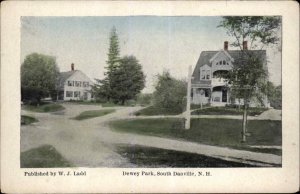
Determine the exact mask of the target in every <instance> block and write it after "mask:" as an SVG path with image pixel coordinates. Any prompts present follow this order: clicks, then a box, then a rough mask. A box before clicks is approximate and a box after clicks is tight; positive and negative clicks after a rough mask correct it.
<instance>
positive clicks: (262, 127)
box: [110, 119, 281, 155]
mask: <svg viewBox="0 0 300 194" xmlns="http://www.w3.org/2000/svg"><path fill="white" fill-rule="evenodd" d="M110 125H111V127H112V129H113V130H116V131H120V132H129V133H137V134H142V135H152V136H158V137H167V138H175V139H182V140H186V141H192V142H198V143H203V144H208V145H216V146H223V147H232V148H235V149H245V150H250V151H251V150H252V151H258V152H267V153H273V154H277V155H281V150H278V149H260V148H251V147H249V145H277V146H278V145H279V146H280V145H281V121H269V120H251V121H248V132H249V133H251V136H250V137H247V143H241V130H242V120H233V119H192V121H191V129H190V130H184V129H182V128H183V120H182V119H134V120H119V121H113V122H111V123H110Z"/></svg>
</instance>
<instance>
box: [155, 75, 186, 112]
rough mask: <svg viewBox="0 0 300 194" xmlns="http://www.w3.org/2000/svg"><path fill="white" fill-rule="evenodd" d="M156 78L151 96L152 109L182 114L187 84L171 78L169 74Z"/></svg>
mask: <svg viewBox="0 0 300 194" xmlns="http://www.w3.org/2000/svg"><path fill="white" fill-rule="evenodd" d="M157 77H158V80H157V83H156V86H155V92H154V94H153V102H154V107H159V108H160V109H165V110H168V111H167V112H179V113H180V112H182V111H183V110H184V107H185V98H186V91H187V88H186V87H187V83H186V82H185V81H182V80H177V79H175V78H173V77H171V75H170V73H169V72H164V73H163V74H162V75H158V76H157Z"/></svg>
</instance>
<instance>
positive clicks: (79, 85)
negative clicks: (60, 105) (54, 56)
mask: <svg viewBox="0 0 300 194" xmlns="http://www.w3.org/2000/svg"><path fill="white" fill-rule="evenodd" d="M92 84H93V82H92V81H91V79H90V78H89V77H88V76H87V75H85V74H84V73H83V72H82V71H80V70H75V69H74V64H73V63H72V64H71V71H67V72H61V73H60V75H59V83H58V89H59V92H58V96H57V98H58V100H64V101H69V100H87V101H90V100H92V99H93V96H92V93H91V86H92Z"/></svg>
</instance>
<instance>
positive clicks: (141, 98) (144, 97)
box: [137, 93, 153, 105]
mask: <svg viewBox="0 0 300 194" xmlns="http://www.w3.org/2000/svg"><path fill="white" fill-rule="evenodd" d="M152 101H153V94H149V93H147V94H142V93H140V94H138V95H137V103H138V104H140V105H150V104H151V103H152Z"/></svg>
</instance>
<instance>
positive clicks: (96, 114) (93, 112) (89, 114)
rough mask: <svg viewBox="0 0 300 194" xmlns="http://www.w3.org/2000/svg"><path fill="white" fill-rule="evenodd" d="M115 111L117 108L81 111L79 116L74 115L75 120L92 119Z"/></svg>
mask: <svg viewBox="0 0 300 194" xmlns="http://www.w3.org/2000/svg"><path fill="white" fill-rule="evenodd" d="M112 112H115V109H106V110H89V111H84V112H82V113H80V114H79V115H78V116H76V117H74V119H75V120H84V119H90V118H93V117H101V116H104V115H107V114H110V113H112Z"/></svg>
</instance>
